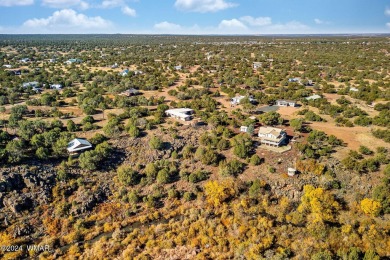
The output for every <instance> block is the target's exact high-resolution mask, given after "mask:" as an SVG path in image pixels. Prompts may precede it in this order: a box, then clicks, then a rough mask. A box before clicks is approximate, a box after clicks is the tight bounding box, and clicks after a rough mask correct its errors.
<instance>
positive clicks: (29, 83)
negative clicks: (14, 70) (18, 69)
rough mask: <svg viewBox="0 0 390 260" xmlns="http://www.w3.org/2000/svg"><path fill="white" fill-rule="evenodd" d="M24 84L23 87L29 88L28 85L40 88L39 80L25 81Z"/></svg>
mask: <svg viewBox="0 0 390 260" xmlns="http://www.w3.org/2000/svg"><path fill="white" fill-rule="evenodd" d="M22 86H23V88H28V87H32V88H38V87H39V82H37V81H32V82H25V83H23V85H22Z"/></svg>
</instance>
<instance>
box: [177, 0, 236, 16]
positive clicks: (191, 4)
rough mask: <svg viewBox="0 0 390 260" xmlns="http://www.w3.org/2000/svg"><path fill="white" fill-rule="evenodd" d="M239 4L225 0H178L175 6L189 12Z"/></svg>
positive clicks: (207, 10) (216, 9)
mask: <svg viewBox="0 0 390 260" xmlns="http://www.w3.org/2000/svg"><path fill="white" fill-rule="evenodd" d="M234 6H237V4H234V3H230V2H226V1H225V0H176V2H175V7H176V8H177V9H179V10H182V11H188V12H199V13H207V12H217V11H220V10H224V9H227V8H231V7H234Z"/></svg>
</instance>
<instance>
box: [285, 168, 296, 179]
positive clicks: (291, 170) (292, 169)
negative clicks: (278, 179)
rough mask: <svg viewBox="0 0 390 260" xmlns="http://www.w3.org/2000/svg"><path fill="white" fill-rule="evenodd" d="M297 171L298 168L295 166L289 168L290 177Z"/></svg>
mask: <svg viewBox="0 0 390 260" xmlns="http://www.w3.org/2000/svg"><path fill="white" fill-rule="evenodd" d="M296 172H297V170H296V169H294V168H287V175H288V176H290V177H292V176H294V175H295V173H296Z"/></svg>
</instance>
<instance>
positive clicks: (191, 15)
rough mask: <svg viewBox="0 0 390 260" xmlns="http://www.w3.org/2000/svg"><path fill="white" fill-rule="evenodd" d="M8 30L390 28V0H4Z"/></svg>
mask: <svg viewBox="0 0 390 260" xmlns="http://www.w3.org/2000/svg"><path fill="white" fill-rule="evenodd" d="M5 33H152V34H160V33H161V34H162V33H164V34H165V33H169V34H286V33H287V34H296V33H302V34H304V33H390V0H0V34H5Z"/></svg>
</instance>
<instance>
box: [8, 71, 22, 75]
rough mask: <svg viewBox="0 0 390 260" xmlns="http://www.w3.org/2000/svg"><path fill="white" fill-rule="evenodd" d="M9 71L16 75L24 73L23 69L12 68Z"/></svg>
mask: <svg viewBox="0 0 390 260" xmlns="http://www.w3.org/2000/svg"><path fill="white" fill-rule="evenodd" d="M9 73H10V74H11V75H12V74H13V75H15V76H19V75H22V71H21V70H10V71H9Z"/></svg>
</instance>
